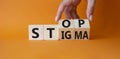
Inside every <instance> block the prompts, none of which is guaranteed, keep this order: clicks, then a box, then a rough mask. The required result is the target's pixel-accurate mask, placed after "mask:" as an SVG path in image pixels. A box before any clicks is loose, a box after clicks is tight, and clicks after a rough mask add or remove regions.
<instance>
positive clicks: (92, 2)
mask: <svg viewBox="0 0 120 59" xmlns="http://www.w3.org/2000/svg"><path fill="white" fill-rule="evenodd" d="M87 2H88V4H87V10H86V14H87V18H88V19H89V20H90V21H92V15H93V11H94V6H95V2H96V0H88V1H87Z"/></svg>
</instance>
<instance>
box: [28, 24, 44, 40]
mask: <svg viewBox="0 0 120 59" xmlns="http://www.w3.org/2000/svg"><path fill="white" fill-rule="evenodd" d="M43 32H44V31H43V25H29V40H43Z"/></svg>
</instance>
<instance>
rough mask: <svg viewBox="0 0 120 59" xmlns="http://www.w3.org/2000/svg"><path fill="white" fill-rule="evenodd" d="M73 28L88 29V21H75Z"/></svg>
mask: <svg viewBox="0 0 120 59" xmlns="http://www.w3.org/2000/svg"><path fill="white" fill-rule="evenodd" d="M74 28H90V25H89V20H88V19H84V20H79V19H75V20H74Z"/></svg>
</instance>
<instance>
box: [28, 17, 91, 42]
mask: <svg viewBox="0 0 120 59" xmlns="http://www.w3.org/2000/svg"><path fill="white" fill-rule="evenodd" d="M89 31H90V25H89V21H88V20H87V19H84V20H78V19H74V20H60V21H59V24H56V25H29V40H81V39H89Z"/></svg>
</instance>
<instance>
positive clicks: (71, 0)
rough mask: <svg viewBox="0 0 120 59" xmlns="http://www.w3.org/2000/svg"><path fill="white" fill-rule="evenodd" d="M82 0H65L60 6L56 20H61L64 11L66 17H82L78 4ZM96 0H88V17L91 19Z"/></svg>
mask: <svg viewBox="0 0 120 59" xmlns="http://www.w3.org/2000/svg"><path fill="white" fill-rule="evenodd" d="M80 2H81V0H63V1H62V2H61V4H60V6H59V8H58V11H57V15H56V17H55V21H59V20H60V18H61V15H62V13H63V12H64V13H65V16H66V19H80V17H79V16H78V14H77V6H78V5H79V4H80ZM95 2H96V0H87V3H88V4H87V10H86V15H87V18H88V19H89V20H90V21H91V20H92V15H93V11H94V6H95Z"/></svg>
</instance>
